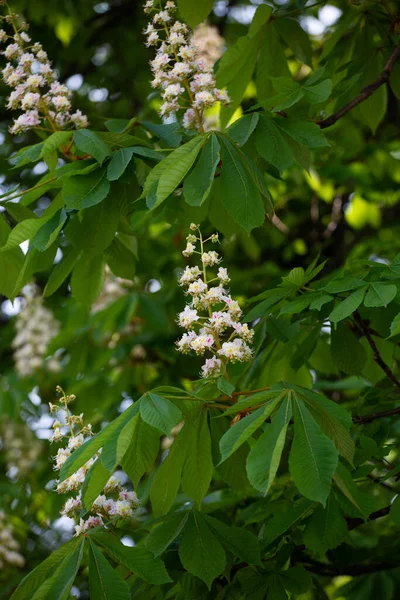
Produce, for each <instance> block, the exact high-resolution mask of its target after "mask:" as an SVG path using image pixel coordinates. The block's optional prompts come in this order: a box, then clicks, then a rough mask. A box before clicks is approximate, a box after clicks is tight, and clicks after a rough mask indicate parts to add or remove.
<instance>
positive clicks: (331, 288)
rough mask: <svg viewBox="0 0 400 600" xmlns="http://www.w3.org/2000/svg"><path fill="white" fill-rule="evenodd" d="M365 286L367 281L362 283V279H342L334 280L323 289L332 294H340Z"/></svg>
mask: <svg viewBox="0 0 400 600" xmlns="http://www.w3.org/2000/svg"><path fill="white" fill-rule="evenodd" d="M363 286H365V281H362V279H357V278H356V277H343V278H342V279H333V280H332V281H330V282H329V283H327V284H326V286H325V287H324V288H323V289H324V290H325V291H326V292H329V293H330V294H340V293H341V292H348V291H350V290H355V289H357V288H359V287H363Z"/></svg>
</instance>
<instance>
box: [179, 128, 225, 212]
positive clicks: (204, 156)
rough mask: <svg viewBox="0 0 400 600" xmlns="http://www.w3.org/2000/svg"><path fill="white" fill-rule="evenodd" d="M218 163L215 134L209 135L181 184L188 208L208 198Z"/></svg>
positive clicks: (200, 203) (217, 144)
mask: <svg viewBox="0 0 400 600" xmlns="http://www.w3.org/2000/svg"><path fill="white" fill-rule="evenodd" d="M219 161H220V145H219V143H218V139H217V136H216V135H215V134H212V135H210V137H209V138H208V139H207V142H206V144H205V146H204V147H203V148H202V150H201V154H200V156H199V159H198V161H197V162H196V164H195V166H194V168H193V170H192V171H191V172H190V173H189V175H188V176H187V177H186V178H185V181H184V182H183V195H184V196H185V200H186V202H187V203H188V204H189V205H190V206H201V205H202V204H203V202H204V201H205V200H206V198H207V197H208V195H209V193H210V191H211V186H212V184H213V181H214V177H215V171H216V169H217V166H218V163H219Z"/></svg>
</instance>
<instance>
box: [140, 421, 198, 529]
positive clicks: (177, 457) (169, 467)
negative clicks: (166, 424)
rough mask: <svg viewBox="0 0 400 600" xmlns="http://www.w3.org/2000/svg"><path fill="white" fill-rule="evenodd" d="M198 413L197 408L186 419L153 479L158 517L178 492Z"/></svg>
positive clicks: (153, 498) (152, 496)
mask: <svg viewBox="0 0 400 600" xmlns="http://www.w3.org/2000/svg"><path fill="white" fill-rule="evenodd" d="M197 414H198V411H197V410H196V411H195V412H194V413H193V414H192V415H191V417H190V418H189V419H187V420H185V425H184V426H183V428H182V429H181V431H180V432H179V434H178V435H177V437H176V438H175V440H174V443H173V444H172V446H171V447H170V449H169V452H168V456H167V458H166V459H165V460H164V461H163V462H162V464H161V465H160V467H159V468H158V470H157V473H156V474H155V477H154V479H153V482H152V485H151V489H150V500H151V505H152V507H153V513H154V515H155V516H156V517H158V516H161V515H164V514H166V513H167V512H168V511H169V509H170V508H171V506H172V505H173V503H174V500H175V498H176V495H177V493H178V490H179V486H180V483H181V474H182V469H183V463H184V461H185V456H186V451H187V447H188V444H189V438H190V435H191V432H192V428H193V423H194V422H195V420H196V417H197Z"/></svg>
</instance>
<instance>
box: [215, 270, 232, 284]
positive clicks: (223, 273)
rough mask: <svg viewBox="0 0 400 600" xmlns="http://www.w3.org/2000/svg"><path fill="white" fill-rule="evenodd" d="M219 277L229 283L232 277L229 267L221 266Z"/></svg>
mask: <svg viewBox="0 0 400 600" xmlns="http://www.w3.org/2000/svg"><path fill="white" fill-rule="evenodd" d="M217 277H218V279H219V280H220V282H221V283H229V282H230V277H229V275H228V269H226V268H225V267H220V268H219V269H218V273H217Z"/></svg>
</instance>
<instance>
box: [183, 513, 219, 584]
mask: <svg viewBox="0 0 400 600" xmlns="http://www.w3.org/2000/svg"><path fill="white" fill-rule="evenodd" d="M179 558H180V559H181V562H182V565H183V567H184V568H185V569H186V570H187V571H188V572H189V573H191V574H192V575H195V576H196V577H199V578H200V579H201V580H202V581H204V582H205V583H206V585H207V587H208V589H209V590H210V589H211V584H212V582H213V581H214V579H215V578H216V577H218V575H220V574H221V573H222V571H223V570H224V567H225V564H226V557H225V552H224V549H223V547H222V546H221V544H220V543H219V541H218V539H217V538H216V537H215V535H214V534H213V533H212V531H211V529H210V527H209V525H208V524H207V522H206V520H205V519H204V517H203V516H202V515H201V514H200V513H198V512H193V513H191V514H190V515H189V518H188V520H187V523H186V525H185V528H184V531H183V537H182V541H181V543H180V546H179Z"/></svg>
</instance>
